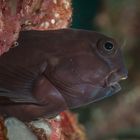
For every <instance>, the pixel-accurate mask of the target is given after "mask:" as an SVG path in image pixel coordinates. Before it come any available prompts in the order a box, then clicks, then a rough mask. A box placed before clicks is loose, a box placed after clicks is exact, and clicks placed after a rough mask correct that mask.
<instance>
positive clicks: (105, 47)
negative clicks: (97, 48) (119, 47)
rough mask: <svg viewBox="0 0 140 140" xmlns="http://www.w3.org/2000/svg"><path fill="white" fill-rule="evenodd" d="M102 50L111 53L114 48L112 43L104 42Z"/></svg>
mask: <svg viewBox="0 0 140 140" xmlns="http://www.w3.org/2000/svg"><path fill="white" fill-rule="evenodd" d="M103 48H104V49H105V50H106V51H112V50H113V48H114V45H113V43H112V42H109V41H107V42H105V44H104V45H103Z"/></svg>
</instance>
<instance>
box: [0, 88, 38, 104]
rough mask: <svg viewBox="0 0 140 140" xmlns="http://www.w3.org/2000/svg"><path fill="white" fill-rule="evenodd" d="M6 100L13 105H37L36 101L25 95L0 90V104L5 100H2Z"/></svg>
mask: <svg viewBox="0 0 140 140" xmlns="http://www.w3.org/2000/svg"><path fill="white" fill-rule="evenodd" d="M4 98H5V99H7V102H9V101H11V102H14V103H31V104H38V102H37V100H36V99H35V98H33V97H32V96H30V94H27V93H22V92H21V93H18V92H14V91H10V90H7V89H3V88H0V99H1V100H0V104H1V103H3V104H4V102H5V104H6V103H7V102H6V100H4V101H2V99H4Z"/></svg>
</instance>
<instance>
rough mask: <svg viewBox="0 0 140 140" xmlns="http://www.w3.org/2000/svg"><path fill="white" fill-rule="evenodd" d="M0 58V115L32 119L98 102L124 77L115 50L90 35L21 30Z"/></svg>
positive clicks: (109, 43) (113, 44) (105, 40)
mask: <svg viewBox="0 0 140 140" xmlns="http://www.w3.org/2000/svg"><path fill="white" fill-rule="evenodd" d="M18 43H19V46H18V47H15V48H13V49H11V50H9V52H7V53H5V54H3V55H2V56H0V114H2V115H6V116H15V117H18V118H19V119H21V120H31V119H35V118H38V117H41V116H45V115H46V116H48V117H50V116H52V115H55V114H57V113H59V112H61V111H63V110H65V109H67V108H75V107H79V106H83V105H86V104H89V103H91V102H94V101H98V100H100V99H102V98H104V97H107V96H110V95H112V94H114V93H116V92H117V91H119V90H120V86H119V84H118V83H117V82H118V81H120V80H121V79H125V78H126V76H127V70H126V69H125V67H124V64H123V60H122V56H121V52H120V48H119V47H118V44H117V43H116V42H115V41H114V40H113V39H111V38H109V37H106V36H104V35H101V34H99V33H96V32H92V31H84V30H74V29H63V30H56V31H25V32H21V33H20V36H19V39H18Z"/></svg>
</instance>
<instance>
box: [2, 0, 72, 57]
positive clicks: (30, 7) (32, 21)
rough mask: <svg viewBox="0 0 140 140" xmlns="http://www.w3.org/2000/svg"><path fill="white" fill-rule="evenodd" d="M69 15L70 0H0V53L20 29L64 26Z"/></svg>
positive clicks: (68, 19)
mask: <svg viewBox="0 0 140 140" xmlns="http://www.w3.org/2000/svg"><path fill="white" fill-rule="evenodd" d="M71 15H72V8H71V0H22V1H20V0H2V1H0V55H1V54H2V53H4V52H6V51H8V49H9V48H10V47H11V46H12V45H13V44H14V42H15V41H16V40H17V38H18V33H19V31H20V30H31V29H34V30H48V29H49V30H53V29H60V28H66V27H68V25H69V24H70V22H71Z"/></svg>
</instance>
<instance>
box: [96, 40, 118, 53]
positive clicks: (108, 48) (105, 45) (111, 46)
mask: <svg viewBox="0 0 140 140" xmlns="http://www.w3.org/2000/svg"><path fill="white" fill-rule="evenodd" d="M97 49H98V51H99V53H101V54H102V55H104V56H112V55H114V54H115V52H116V50H117V48H116V42H115V41H114V40H113V39H101V40H99V42H98V43H97Z"/></svg>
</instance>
